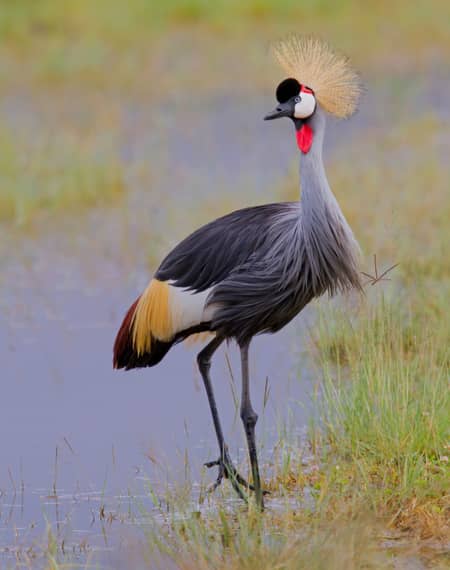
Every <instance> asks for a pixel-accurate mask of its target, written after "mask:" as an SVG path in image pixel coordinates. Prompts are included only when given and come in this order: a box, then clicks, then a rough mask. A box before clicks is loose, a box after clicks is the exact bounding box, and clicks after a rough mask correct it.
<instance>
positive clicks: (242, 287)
mask: <svg viewBox="0 0 450 570" xmlns="http://www.w3.org/2000/svg"><path fill="white" fill-rule="evenodd" d="M315 123H317V127H316V136H315V141H314V143H313V145H312V148H311V150H310V151H309V152H308V154H305V155H301V159H300V160H301V165H300V170H301V179H302V187H303V196H302V200H301V201H298V202H282V203H275V204H265V205H261V206H254V207H250V208H244V209H242V210H237V211H235V212H232V213H231V214H227V215H226V216H223V217H221V218H218V219H216V220H214V221H212V222H210V223H208V224H206V225H205V226H203V227H201V228H199V229H198V230H196V231H195V232H194V233H192V234H191V235H189V236H188V237H187V238H185V239H184V240H183V241H181V242H180V243H179V244H178V245H177V246H176V247H175V248H174V249H173V250H172V251H171V252H170V253H169V254H168V255H167V256H166V258H165V259H164V260H163V261H162V263H161V265H160V267H159V268H158V270H157V271H156V273H155V275H154V278H153V280H152V284H153V288H152V287H150V289H148V290H147V293H144V297H141V298H140V299H139V301H140V302H141V311H140V312H139V311H138V312H137V313H136V314H135V315H134V322H133V327H134V330H135V338H136V337H137V336H138V335H136V330H138V329H140V328H142V335H143V336H144V341H143V342H142V343H141V345H139V342H138V343H137V346H136V348H135V349H133V348H132V335H133V332H132V331H130V329H128V330H126V331H124V337H126V338H123V337H122V336H119V337H118V340H117V346H116V348H117V350H116V364H117V366H118V367H125V368H134V367H141V366H152V365H154V364H157V363H158V362H159V361H160V359H161V358H160V357H162V356H164V355H165V354H166V352H167V350H168V349H169V348H170V346H171V345H172V344H173V343H175V342H178V341H180V340H183V339H185V338H187V337H188V336H190V335H191V334H196V333H199V332H205V331H210V332H217V333H219V334H220V335H221V336H223V337H224V338H234V339H236V340H237V341H238V342H248V341H249V340H250V339H251V338H252V337H253V336H255V335H257V334H259V333H263V332H271V333H273V332H276V331H278V330H280V329H281V328H282V327H284V326H285V325H286V324H287V323H288V322H289V321H290V320H291V319H292V318H293V317H295V316H296V315H297V314H298V313H299V312H300V311H301V310H302V309H303V307H305V305H307V304H308V303H309V302H310V301H311V300H312V299H313V298H314V297H319V296H321V295H322V294H324V293H325V292H329V293H330V294H334V293H335V292H336V291H343V290H346V289H349V288H351V287H355V286H356V287H358V286H359V274H358V272H357V269H356V254H357V244H356V241H355V240H354V238H353V234H352V232H351V230H350V228H349V226H348V224H347V222H346V221H345V218H344V216H343V214H342V212H341V210H340V208H339V206H338V204H337V202H336V200H335V198H334V196H333V194H332V192H331V190H330V188H329V185H328V182H327V179H326V176H325V172H324V170H323V166H322V153H321V151H322V148H321V147H322V140H321V139H322V137H321V136H320V133H321V132H322V131H323V129H324V127H325V118H324V116H323V113H321V112H319V113H316V115H315ZM319 123H320V127H319ZM156 282H158V283H160V284H161V285H159V286H158V287H154V285H155V283H156ZM161 287H164V289H167V295H163V296H162V297H161V296H159V297H158V300H157V302H158V303H159V304H160V305H161V304H164V303H166V304H167V310H163V311H161V310H160V311H159V313H158V314H157V315H156V316H157V317H158V319H163V321H164V322H158V321H157V320H156V319H153V320H152V319H151V318H149V313H148V310H147V307H148V304H149V303H151V302H152V300H151V297H152V296H153V297H155V298H156V296H157V295H160V289H161ZM142 299H143V300H142ZM159 308H160V309H161V307H159ZM142 320H143V322H142ZM152 324H153V327H154V330H153V331H152ZM161 329H164V331H163V332H162V331H161ZM161 332H162V334H161ZM149 337H153V341H151V340H150V342H148V340H149ZM136 340H137V339H136ZM121 342H122V346H123V349H122V350H120V345H121ZM152 347H153V348H152Z"/></svg>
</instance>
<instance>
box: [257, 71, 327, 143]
mask: <svg viewBox="0 0 450 570" xmlns="http://www.w3.org/2000/svg"><path fill="white" fill-rule="evenodd" d="M276 97H277V101H278V105H277V107H276V109H274V110H273V111H272V112H271V113H269V114H268V115H266V116H265V117H264V120H265V121H271V120H273V119H279V118H280V117H289V118H290V119H292V121H293V122H294V125H295V128H296V131H297V144H298V146H299V148H300V150H301V151H302V152H304V153H307V152H308V151H309V149H310V148H311V145H312V140H313V139H312V129H311V127H310V126H309V125H308V122H307V120H308V119H309V118H310V117H312V116H313V115H314V113H315V111H316V108H317V101H316V97H315V96H314V91H313V90H312V89H311V88H310V87H307V86H306V85H301V84H300V83H299V82H298V81H297V80H296V79H295V78H293V77H289V78H288V79H285V80H284V81H282V82H281V83H280V84H279V85H278V87H277V91H276Z"/></svg>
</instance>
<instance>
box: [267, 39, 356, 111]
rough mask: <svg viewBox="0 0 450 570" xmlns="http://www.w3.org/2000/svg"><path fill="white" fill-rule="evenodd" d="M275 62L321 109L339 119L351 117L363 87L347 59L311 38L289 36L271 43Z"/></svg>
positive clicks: (320, 41) (328, 46) (324, 43)
mask: <svg viewBox="0 0 450 570" xmlns="http://www.w3.org/2000/svg"><path fill="white" fill-rule="evenodd" d="M272 50H273V53H274V55H275V58H276V60H277V61H278V63H279V64H280V65H281V67H282V68H283V69H284V71H285V72H286V73H287V75H288V77H293V78H295V79H296V80H297V81H298V82H299V83H300V84H302V85H305V86H307V87H310V88H311V89H312V90H313V91H314V94H315V96H316V99H317V101H318V102H319V103H320V105H321V107H322V108H323V109H324V110H325V111H327V112H328V113H330V114H331V115H334V116H335V117H339V118H346V117H350V115H352V114H353V113H354V112H355V111H356V109H357V107H358V101H359V98H360V96H361V94H362V92H363V87H362V84H361V81H360V78H359V75H358V73H357V72H356V71H355V70H354V69H353V68H352V66H351V65H350V63H349V60H348V58H346V57H345V56H343V55H341V54H339V53H336V52H335V51H334V50H333V49H332V48H331V46H330V45H329V44H328V43H326V42H324V41H322V40H320V39H318V38H314V37H311V36H301V35H297V34H292V35H290V36H288V37H287V38H286V39H283V40H280V41H278V42H275V43H274V44H273V45H272Z"/></svg>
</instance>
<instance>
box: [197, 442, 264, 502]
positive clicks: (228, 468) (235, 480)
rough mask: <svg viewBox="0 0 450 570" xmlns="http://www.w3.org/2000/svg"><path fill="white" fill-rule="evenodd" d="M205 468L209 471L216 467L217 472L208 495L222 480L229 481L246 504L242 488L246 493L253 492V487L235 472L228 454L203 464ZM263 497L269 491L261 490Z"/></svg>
mask: <svg viewBox="0 0 450 570" xmlns="http://www.w3.org/2000/svg"><path fill="white" fill-rule="evenodd" d="M204 465H205V467H207V468H208V469H210V468H211V467H216V466H217V467H218V468H219V472H218V474H217V478H216V480H215V481H214V483H213V484H212V485H210V487H209V488H208V492H209V493H213V492H214V491H215V490H216V489H217V487H219V485H220V484H221V483H222V481H223V480H224V479H229V481H230V482H231V484H232V485H233V488H234V490H235V491H236V492H237V494H238V495H239V496H240V497H241V499H243V500H244V501H245V502H247V496H246V495H245V494H244V492H243V490H242V487H243V488H245V489H246V490H247V491H248V490H250V491H254V490H255V487H254V486H253V485H252V484H251V483H248V482H247V480H246V479H244V477H242V475H241V474H240V473H239V472H238V471H237V469H236V467H235V466H234V465H233V462H232V461H231V459H230V457H229V455H228V453H225V454H224V455H223V457H220V458H219V459H216V461H208V462H207V463H205V464H204ZM262 493H263V495H268V494H270V491H266V490H264V489H263V490H262Z"/></svg>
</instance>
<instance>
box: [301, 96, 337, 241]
mask: <svg viewBox="0 0 450 570" xmlns="http://www.w3.org/2000/svg"><path fill="white" fill-rule="evenodd" d="M325 123H326V117H325V113H324V112H323V111H322V109H321V108H320V107H318V108H317V109H316V112H315V113H314V115H313V116H312V117H311V119H310V120H309V121H308V125H309V127H311V129H312V130H313V143H312V146H311V148H310V150H309V152H308V153H307V154H304V153H303V152H300V183H301V189H302V210H303V223H304V224H305V230H306V229H309V227H310V225H311V223H313V222H315V221H316V220H315V218H316V216H319V217H321V214H323V213H324V211H325V210H332V211H333V210H334V211H335V212H336V213H337V214H340V215H341V216H342V217H343V215H342V212H341V210H340V208H339V204H338V203H337V201H336V198H335V197H334V195H333V193H332V191H331V189H330V186H329V184H328V180H327V176H326V174H325V168H324V165H323V159H322V149H323V139H324V135H325Z"/></svg>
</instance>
